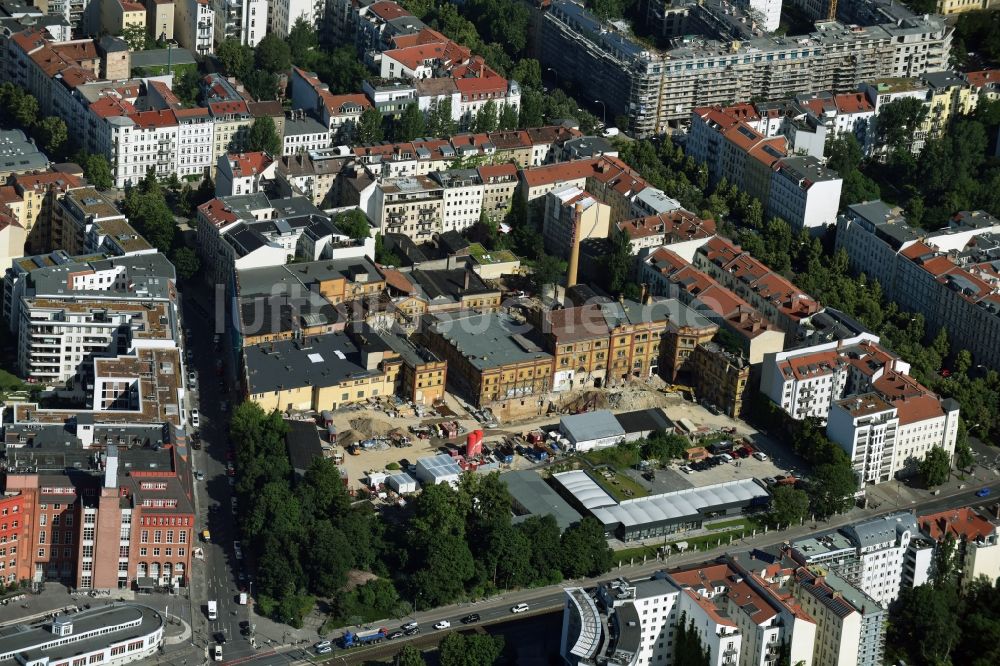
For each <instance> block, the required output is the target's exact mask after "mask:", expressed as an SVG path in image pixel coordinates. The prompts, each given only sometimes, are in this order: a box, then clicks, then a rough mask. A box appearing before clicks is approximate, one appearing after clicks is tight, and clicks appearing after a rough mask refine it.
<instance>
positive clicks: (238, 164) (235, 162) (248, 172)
mask: <svg viewBox="0 0 1000 666" xmlns="http://www.w3.org/2000/svg"><path fill="white" fill-rule="evenodd" d="M226 159H227V160H229V166H230V168H231V169H232V171H233V177H234V178H245V177H247V176H255V175H257V174H259V173H261V172H262V171H264V169H266V168H267V167H268V166H270V165H271V164H272V163H273V162H274V160H272V159H271V158H270V156H268V154H267V153H265V152H263V151H255V152H250V153H229V154H228V155H226Z"/></svg>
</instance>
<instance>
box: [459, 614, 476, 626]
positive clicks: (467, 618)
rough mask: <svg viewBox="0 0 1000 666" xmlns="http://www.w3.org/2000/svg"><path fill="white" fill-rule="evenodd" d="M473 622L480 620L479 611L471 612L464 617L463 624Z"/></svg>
mask: <svg viewBox="0 0 1000 666" xmlns="http://www.w3.org/2000/svg"><path fill="white" fill-rule="evenodd" d="M473 622H479V613H469V614H468V615H466V616H465V617H463V618H462V624H472V623H473Z"/></svg>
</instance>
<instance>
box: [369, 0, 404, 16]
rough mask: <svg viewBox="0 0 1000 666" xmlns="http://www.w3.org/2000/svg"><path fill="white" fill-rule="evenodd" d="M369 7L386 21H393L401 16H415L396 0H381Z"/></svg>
mask: <svg viewBox="0 0 1000 666" xmlns="http://www.w3.org/2000/svg"><path fill="white" fill-rule="evenodd" d="M369 9H370V10H371V12H372V13H373V14H375V15H376V16H378V17H380V18H381V19H382V20H384V21H391V20H393V19H397V18H399V17H401V16H413V14H411V13H410V12H408V11H407V10H405V9H403V8H402V7H400V6H399V5H397V4H396V3H395V2H389V0H381V2H376V3H375V4H374V5H372V6H371V7H370V8H369Z"/></svg>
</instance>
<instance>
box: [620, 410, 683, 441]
mask: <svg viewBox="0 0 1000 666" xmlns="http://www.w3.org/2000/svg"><path fill="white" fill-rule="evenodd" d="M615 419H617V421H618V423H619V424H620V425H621V427H622V429H623V430H625V433H626V434H629V433H633V432H645V431H647V430H670V429H672V428H673V427H674V424H673V421H671V420H670V419H669V418H667V415H666V414H664V413H663V410H662V409H660V408H659V407H655V408H652V409H639V410H636V411H634V412H624V413H622V414H616V415H615Z"/></svg>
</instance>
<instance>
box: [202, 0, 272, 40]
mask: <svg viewBox="0 0 1000 666" xmlns="http://www.w3.org/2000/svg"><path fill="white" fill-rule="evenodd" d="M212 2H213V7H214V8H215V21H214V28H215V41H216V42H217V43H218V42H222V41H225V40H226V39H227V38H230V37H232V38H235V39H238V40H239V41H240V43H241V44H246V45H247V46H257V44H258V43H259V42H260V40H262V39H264V35H266V34H267V10H268V0H212Z"/></svg>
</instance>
